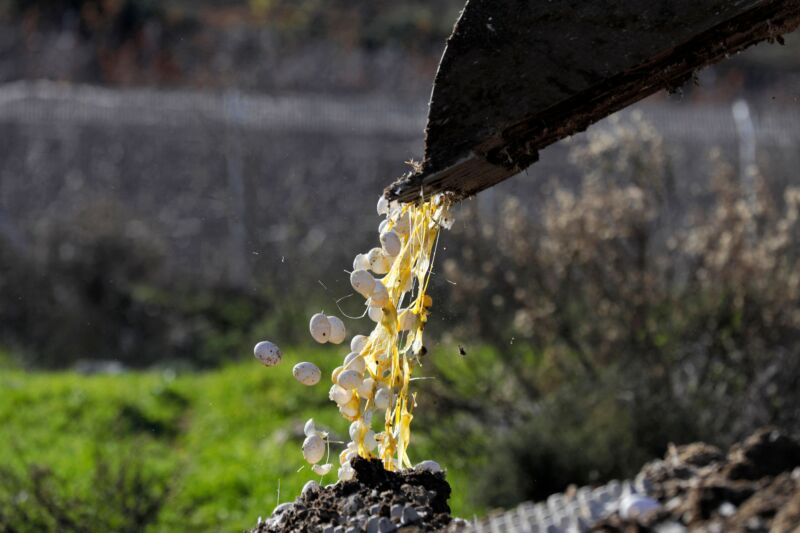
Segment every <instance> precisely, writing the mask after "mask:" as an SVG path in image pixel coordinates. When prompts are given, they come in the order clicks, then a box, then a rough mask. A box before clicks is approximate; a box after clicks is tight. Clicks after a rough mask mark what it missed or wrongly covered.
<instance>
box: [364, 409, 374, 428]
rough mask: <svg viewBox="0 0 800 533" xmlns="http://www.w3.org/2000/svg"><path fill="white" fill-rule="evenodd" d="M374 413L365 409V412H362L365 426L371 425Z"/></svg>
mask: <svg viewBox="0 0 800 533" xmlns="http://www.w3.org/2000/svg"><path fill="white" fill-rule="evenodd" d="M374 412H375V411H373V410H372V409H367V410H366V411H364V423H365V424H366V425H370V424H372V414H373V413H374Z"/></svg>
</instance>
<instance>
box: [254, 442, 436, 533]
mask: <svg viewBox="0 0 800 533" xmlns="http://www.w3.org/2000/svg"><path fill="white" fill-rule="evenodd" d="M353 469H354V470H355V471H356V476H355V478H354V479H353V480H352V481H344V482H339V483H336V484H335V485H328V486H327V487H320V486H318V485H315V484H309V485H307V486H306V488H305V489H304V490H303V492H302V494H301V495H300V496H299V497H298V498H297V499H296V500H295V501H294V502H289V503H288V504H281V505H279V506H278V507H276V509H275V512H274V513H273V515H272V516H271V517H270V518H269V519H267V520H266V521H264V522H261V523H259V524H258V526H256V528H255V529H253V530H252V531H251V533H267V532H270V533H272V532H279V531H280V532H298V533H301V532H302V533H307V532H321V533H348V532H364V531H366V532H368V533H389V532H392V531H398V532H402V533H417V532H422V531H438V530H441V529H444V528H446V527H447V526H448V525H449V524H450V522H451V517H450V507H449V506H448V505H447V500H448V498H449V497H450V485H449V484H448V483H447V481H446V480H445V477H444V473H443V472H436V473H434V472H429V471H417V470H407V471H404V472H388V471H386V470H384V468H383V465H382V464H381V462H380V461H379V460H377V459H373V460H367V459H362V458H360V457H359V458H357V459H355V460H354V461H353Z"/></svg>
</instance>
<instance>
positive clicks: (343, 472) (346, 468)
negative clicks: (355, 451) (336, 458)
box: [338, 463, 356, 481]
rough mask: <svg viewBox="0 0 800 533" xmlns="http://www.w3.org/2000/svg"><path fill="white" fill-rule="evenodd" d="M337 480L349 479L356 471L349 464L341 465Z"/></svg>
mask: <svg viewBox="0 0 800 533" xmlns="http://www.w3.org/2000/svg"><path fill="white" fill-rule="evenodd" d="M338 474H339V481H350V480H351V479H353V478H354V477H355V475H356V471H355V470H353V467H352V466H350V464H349V463H348V464H346V465H343V466H342V467H341V468H339V472H338Z"/></svg>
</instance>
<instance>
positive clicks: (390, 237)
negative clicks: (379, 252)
mask: <svg viewBox="0 0 800 533" xmlns="http://www.w3.org/2000/svg"><path fill="white" fill-rule="evenodd" d="M381 248H383V251H384V252H386V255H388V256H389V257H395V256H397V255H398V254H399V253H400V250H401V249H402V248H403V242H402V241H401V240H400V235H398V234H397V232H396V231H392V230H389V231H386V232H384V233H381Z"/></svg>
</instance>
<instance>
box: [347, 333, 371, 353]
mask: <svg viewBox="0 0 800 533" xmlns="http://www.w3.org/2000/svg"><path fill="white" fill-rule="evenodd" d="M368 340H369V337H367V336H366V335H353V339H352V340H351V341H350V351H351V352H356V353H361V352H363V351H364V348H366V347H367V341H368Z"/></svg>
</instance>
